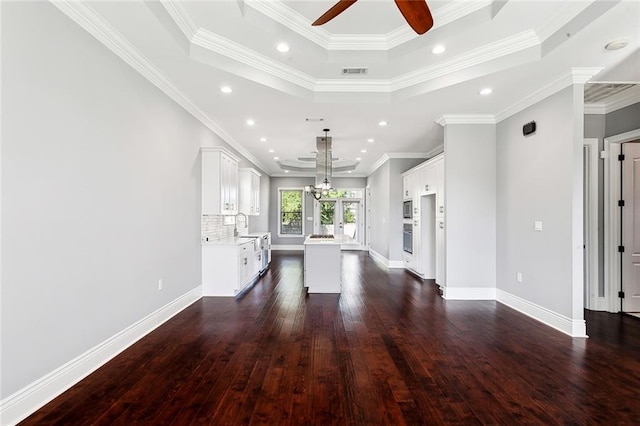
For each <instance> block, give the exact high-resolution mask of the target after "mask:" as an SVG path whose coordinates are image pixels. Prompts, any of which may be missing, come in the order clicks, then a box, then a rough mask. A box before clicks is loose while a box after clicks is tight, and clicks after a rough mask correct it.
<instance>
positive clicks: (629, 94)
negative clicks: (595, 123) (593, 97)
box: [584, 82, 640, 115]
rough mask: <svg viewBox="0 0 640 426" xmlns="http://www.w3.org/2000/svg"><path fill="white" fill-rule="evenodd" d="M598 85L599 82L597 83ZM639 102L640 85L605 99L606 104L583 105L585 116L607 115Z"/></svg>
mask: <svg viewBox="0 0 640 426" xmlns="http://www.w3.org/2000/svg"><path fill="white" fill-rule="evenodd" d="M598 83H599V82H598ZM638 102H640V85H638V86H636V87H634V88H630V89H628V90H625V91H623V92H620V93H617V94H615V95H614V96H611V97H610V98H608V99H606V102H595V103H591V104H584V113H585V114H600V115H602V114H609V113H610V112H614V111H617V110H619V109H622V108H626V107H628V106H629V105H633V104H636V103H638Z"/></svg>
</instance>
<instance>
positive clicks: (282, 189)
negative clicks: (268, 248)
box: [276, 187, 306, 238]
mask: <svg viewBox="0 0 640 426" xmlns="http://www.w3.org/2000/svg"><path fill="white" fill-rule="evenodd" d="M282 191H299V192H300V197H301V202H302V213H301V214H302V216H301V218H300V219H302V229H301V230H300V234H283V233H282V232H281V231H282V229H281V228H280V227H281V225H282ZM304 205H305V202H304V188H286V187H285V188H278V210H277V212H278V233H277V234H276V235H277V236H278V238H304V236H305V233H304V229H305V223H306V216H305V211H304Z"/></svg>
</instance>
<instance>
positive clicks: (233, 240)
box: [202, 237, 259, 246]
mask: <svg viewBox="0 0 640 426" xmlns="http://www.w3.org/2000/svg"><path fill="white" fill-rule="evenodd" d="M256 238H259V237H251V238H240V237H230V238H225V239H223V240H213V241H202V245H203V246H239V245H242V244H245V243H252V244H253V240H255V239H256Z"/></svg>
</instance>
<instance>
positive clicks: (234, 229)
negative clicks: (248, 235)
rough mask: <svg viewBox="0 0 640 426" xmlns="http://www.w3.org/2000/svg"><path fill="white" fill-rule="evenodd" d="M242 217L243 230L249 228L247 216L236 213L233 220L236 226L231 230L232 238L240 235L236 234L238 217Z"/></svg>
mask: <svg viewBox="0 0 640 426" xmlns="http://www.w3.org/2000/svg"><path fill="white" fill-rule="evenodd" d="M240 215H242V216H243V217H244V227H245V228H249V218H247V215H246V214H244V213H238V214H236V216H235V218H236V225H235V227H234V228H233V236H234V237H237V236H238V235H240V233H239V232H238V216H240Z"/></svg>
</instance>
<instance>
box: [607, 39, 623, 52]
mask: <svg viewBox="0 0 640 426" xmlns="http://www.w3.org/2000/svg"><path fill="white" fill-rule="evenodd" d="M627 44H628V41H627V40H626V39H620V40H613V41H610V42H609V43H607V44H606V45H605V46H604V48H605V49H607V50H618V49H622V48H623V47H627Z"/></svg>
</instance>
